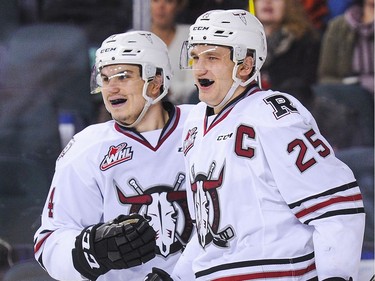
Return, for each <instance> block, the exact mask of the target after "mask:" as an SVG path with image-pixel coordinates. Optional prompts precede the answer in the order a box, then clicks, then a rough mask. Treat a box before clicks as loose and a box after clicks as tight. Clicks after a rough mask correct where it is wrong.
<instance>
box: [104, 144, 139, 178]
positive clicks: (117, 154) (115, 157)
mask: <svg viewBox="0 0 375 281" xmlns="http://www.w3.org/2000/svg"><path fill="white" fill-rule="evenodd" d="M131 159H133V150H132V147H131V146H130V147H128V144H127V143H126V142H123V143H121V144H119V145H117V146H114V145H111V147H110V148H109V150H108V153H107V155H106V156H105V157H104V159H103V160H102V162H101V164H100V170H102V171H105V170H108V169H109V168H112V167H113V166H115V165H117V164H120V163H123V162H126V161H129V160H131Z"/></svg>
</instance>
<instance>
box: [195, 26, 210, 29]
mask: <svg viewBox="0 0 375 281" xmlns="http://www.w3.org/2000/svg"><path fill="white" fill-rule="evenodd" d="M208 29H209V27H208V26H194V27H193V30H208Z"/></svg>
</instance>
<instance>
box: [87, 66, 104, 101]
mask: <svg viewBox="0 0 375 281" xmlns="http://www.w3.org/2000/svg"><path fill="white" fill-rule="evenodd" d="M100 78H101V77H100V71H98V69H97V68H96V66H95V65H94V67H93V68H92V70H91V76H90V94H91V95H95V94H99V93H101V92H102V88H101V86H102V85H103V83H101V79H100Z"/></svg>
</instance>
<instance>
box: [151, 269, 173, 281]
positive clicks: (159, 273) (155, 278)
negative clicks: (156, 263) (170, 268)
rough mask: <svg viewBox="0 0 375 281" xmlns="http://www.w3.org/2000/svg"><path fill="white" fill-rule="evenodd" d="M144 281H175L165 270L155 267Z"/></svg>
mask: <svg viewBox="0 0 375 281" xmlns="http://www.w3.org/2000/svg"><path fill="white" fill-rule="evenodd" d="M144 281H173V279H172V278H171V276H170V275H169V274H168V273H167V272H165V271H164V270H162V269H160V268H157V267H153V268H152V273H149V274H147V276H146V279H145V280H144Z"/></svg>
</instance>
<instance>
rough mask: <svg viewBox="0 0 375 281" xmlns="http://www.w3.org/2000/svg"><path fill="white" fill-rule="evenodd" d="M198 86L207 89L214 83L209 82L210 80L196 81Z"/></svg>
mask: <svg viewBox="0 0 375 281" xmlns="http://www.w3.org/2000/svg"><path fill="white" fill-rule="evenodd" d="M198 82H199V85H201V86H202V87H208V86H211V85H212V84H213V83H215V81H213V80H210V79H198Z"/></svg>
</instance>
